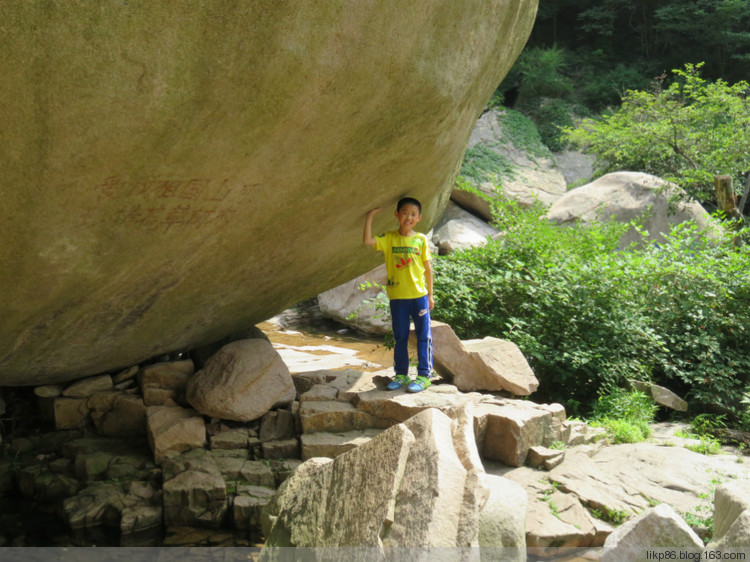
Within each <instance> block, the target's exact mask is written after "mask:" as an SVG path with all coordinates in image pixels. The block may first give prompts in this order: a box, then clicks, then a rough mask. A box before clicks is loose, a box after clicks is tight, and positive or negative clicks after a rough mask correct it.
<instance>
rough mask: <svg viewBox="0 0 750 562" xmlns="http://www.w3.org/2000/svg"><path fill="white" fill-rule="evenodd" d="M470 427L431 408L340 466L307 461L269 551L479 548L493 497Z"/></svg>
mask: <svg viewBox="0 0 750 562" xmlns="http://www.w3.org/2000/svg"><path fill="white" fill-rule="evenodd" d="M470 428H471V422H470V420H469V418H468V417H467V416H464V419H463V420H457V421H455V422H454V421H452V420H451V418H450V417H448V416H447V415H446V414H444V413H442V412H440V411H438V410H435V409H428V410H425V411H423V412H421V413H420V414H418V415H416V416H414V417H413V418H410V419H409V420H407V421H406V422H405V423H402V424H397V425H395V426H393V427H391V428H389V429H387V430H386V431H384V432H383V433H381V434H380V435H379V436H378V437H376V438H375V439H373V440H371V441H369V442H367V443H365V444H363V445H361V446H360V447H358V448H356V449H352V450H350V451H348V452H346V453H343V454H341V455H339V456H337V457H336V459H334V460H329V459H320V458H313V459H310V460H308V461H306V462H305V463H303V464H302V465H301V466H300V467H299V468H298V469H297V471H296V472H294V473H293V474H292V475H291V476H290V477H289V478H288V479H287V480H286V481H285V482H284V484H282V486H281V487H280V488H279V490H278V492H277V494H276V495H275V496H274V498H273V499H272V500H271V502H270V503H269V504H268V506H267V509H266V510H265V512H264V518H263V530H264V534H265V535H266V545H267V546H297V547H311V546H316V547H341V546H358V547H380V548H388V547H457V546H476V545H478V536H479V517H478V512H479V511H480V510H481V509H482V508H483V507H484V503H485V501H486V498H487V492H486V491H485V488H484V485H483V483H482V482H481V478H480V474H479V472H483V469H481V463H479V461H478V454H477V452H476V447H475V445H474V443H473V440H472V439H471V438H469V437H467V436H468V435H470V431H471V430H470ZM472 449H473V450H472ZM352 498H356V501H352Z"/></svg>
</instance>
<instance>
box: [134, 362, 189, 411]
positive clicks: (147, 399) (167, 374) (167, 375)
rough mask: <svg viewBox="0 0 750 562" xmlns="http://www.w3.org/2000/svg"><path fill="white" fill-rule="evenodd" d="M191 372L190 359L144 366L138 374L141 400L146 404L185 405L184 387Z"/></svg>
mask: <svg viewBox="0 0 750 562" xmlns="http://www.w3.org/2000/svg"><path fill="white" fill-rule="evenodd" d="M193 372H194V368H193V362H192V361H190V360H184V361H165V362H161V363H154V364H153V365H148V366H146V367H144V368H143V369H141V372H140V373H139V374H138V380H139V382H140V386H141V393H142V394H143V402H144V403H145V404H146V406H164V405H173V406H174V405H178V404H179V405H181V406H187V403H186V402H185V387H186V386H187V381H188V380H189V379H190V377H191V376H192V375H193Z"/></svg>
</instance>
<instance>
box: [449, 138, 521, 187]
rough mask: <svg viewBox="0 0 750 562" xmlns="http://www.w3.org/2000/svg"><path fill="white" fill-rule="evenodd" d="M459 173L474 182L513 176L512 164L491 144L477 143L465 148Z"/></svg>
mask: <svg viewBox="0 0 750 562" xmlns="http://www.w3.org/2000/svg"><path fill="white" fill-rule="evenodd" d="M460 174H461V175H462V176H464V177H465V178H469V179H471V180H473V181H474V182H476V183H482V182H484V181H497V180H498V179H500V178H503V177H506V178H507V177H513V165H512V164H511V163H510V160H508V159H507V158H506V157H505V156H502V155H500V154H498V153H497V152H496V151H494V150H492V147H491V146H487V145H484V144H478V145H476V146H474V147H472V148H467V149H466V152H465V153H464V160H463V163H462V164H461V172H460Z"/></svg>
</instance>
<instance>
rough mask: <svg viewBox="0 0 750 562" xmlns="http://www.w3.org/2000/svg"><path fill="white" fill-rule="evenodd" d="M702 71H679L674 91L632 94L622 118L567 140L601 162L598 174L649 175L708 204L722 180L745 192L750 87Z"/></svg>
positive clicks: (612, 117)
mask: <svg viewBox="0 0 750 562" xmlns="http://www.w3.org/2000/svg"><path fill="white" fill-rule="evenodd" d="M701 66H702V65H700V64H699V65H691V64H688V65H686V66H685V69H684V70H675V71H673V72H674V76H675V78H676V79H675V80H674V81H673V82H672V83H671V84H670V85H669V87H668V88H666V89H663V88H662V84H661V83H658V84H657V88H656V90H655V91H652V92H647V91H642V90H630V91H628V92H627V94H626V95H625V97H624V99H623V100H622V105H621V106H620V107H619V108H618V109H617V110H616V111H614V112H613V113H611V114H609V115H605V116H603V117H602V118H601V119H598V120H594V119H586V120H584V121H583V123H581V125H579V126H578V127H576V128H568V129H565V130H564V132H563V136H564V138H565V139H566V140H567V141H569V142H571V143H572V144H575V145H578V146H581V147H583V148H585V150H586V151H588V152H591V153H594V154H595V155H596V157H597V169H598V173H606V172H610V171H614V170H622V169H627V170H638V171H643V172H648V173H651V174H654V175H657V176H659V177H661V178H663V179H666V180H669V181H673V182H675V183H677V184H678V185H680V186H682V187H683V188H684V189H685V190H686V192H687V193H688V194H689V195H691V196H693V197H695V198H697V199H698V200H700V201H702V202H704V203H705V202H711V201H713V177H714V175H717V174H728V175H732V176H734V178H735V187H736V188H737V189H738V190H739V189H741V186H742V174H744V172H745V171H747V170H748V169H750V98H749V97H748V88H750V86H748V84H747V82H739V83H737V84H734V85H732V86H730V85H729V84H727V83H726V82H724V81H722V80H717V81H716V82H709V81H706V80H704V79H703V78H701V76H700V73H699V69H700V67H701Z"/></svg>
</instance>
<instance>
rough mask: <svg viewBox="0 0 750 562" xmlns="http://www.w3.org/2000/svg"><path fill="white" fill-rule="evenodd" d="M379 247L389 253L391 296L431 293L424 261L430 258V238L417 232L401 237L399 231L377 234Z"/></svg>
mask: <svg viewBox="0 0 750 562" xmlns="http://www.w3.org/2000/svg"><path fill="white" fill-rule="evenodd" d="M375 241H376V244H375V249H376V250H378V251H380V252H383V253H384V254H385V267H386V270H387V271H388V287H387V292H388V298H389V299H416V298H419V297H423V296H425V295H426V294H427V292H428V291H427V282H426V281H425V277H424V270H425V267H424V264H425V262H428V261H430V259H431V256H430V247H429V245H428V244H427V237H426V236H425V235H424V234H422V233H420V232H415V233H414V234H413V235H412V236H401V235H400V234H399V233H398V230H393V231H391V232H386V233H385V234H381V235H380V236H376V237H375Z"/></svg>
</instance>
